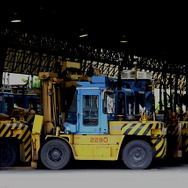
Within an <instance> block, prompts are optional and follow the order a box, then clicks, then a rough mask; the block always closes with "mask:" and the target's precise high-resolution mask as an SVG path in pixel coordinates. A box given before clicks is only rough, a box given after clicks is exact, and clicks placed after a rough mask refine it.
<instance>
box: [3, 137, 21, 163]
mask: <svg viewBox="0 0 188 188" xmlns="http://www.w3.org/2000/svg"><path fill="white" fill-rule="evenodd" d="M18 153H19V152H18V148H17V147H16V146H15V144H13V143H11V142H3V141H2V142H1V143H0V166H4V167H5V166H8V167H10V166H14V165H15V164H16V163H17V161H18V157H19V156H18Z"/></svg>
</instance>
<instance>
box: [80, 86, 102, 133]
mask: <svg viewBox="0 0 188 188" xmlns="http://www.w3.org/2000/svg"><path fill="white" fill-rule="evenodd" d="M78 97H79V100H78V123H79V128H78V129H79V130H78V132H79V133H82V134H99V133H100V131H101V126H100V106H101V101H100V97H101V96H100V90H99V89H80V91H79V95H78Z"/></svg>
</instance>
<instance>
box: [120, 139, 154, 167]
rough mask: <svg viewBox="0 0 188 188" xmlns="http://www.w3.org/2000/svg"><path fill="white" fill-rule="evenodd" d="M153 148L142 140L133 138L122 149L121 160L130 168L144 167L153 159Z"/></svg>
mask: <svg viewBox="0 0 188 188" xmlns="http://www.w3.org/2000/svg"><path fill="white" fill-rule="evenodd" d="M153 152H154V151H153V149H152V147H151V145H150V144H149V143H147V142H146V141H144V140H133V141H130V142H129V143H128V144H126V145H125V147H124V149H123V156H122V157H123V162H124V163H125V165H126V166H127V167H128V168H130V169H146V168H148V167H149V166H150V164H151V163H152V161H153Z"/></svg>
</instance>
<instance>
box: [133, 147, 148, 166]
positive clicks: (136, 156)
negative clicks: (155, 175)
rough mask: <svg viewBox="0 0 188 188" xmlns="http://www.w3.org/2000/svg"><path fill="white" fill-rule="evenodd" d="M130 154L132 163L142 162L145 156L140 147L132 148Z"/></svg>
mask: <svg viewBox="0 0 188 188" xmlns="http://www.w3.org/2000/svg"><path fill="white" fill-rule="evenodd" d="M130 156H131V157H132V160H133V161H134V163H142V162H143V160H144V157H145V152H144V150H143V149H142V148H134V149H133V150H132V151H131V152H130Z"/></svg>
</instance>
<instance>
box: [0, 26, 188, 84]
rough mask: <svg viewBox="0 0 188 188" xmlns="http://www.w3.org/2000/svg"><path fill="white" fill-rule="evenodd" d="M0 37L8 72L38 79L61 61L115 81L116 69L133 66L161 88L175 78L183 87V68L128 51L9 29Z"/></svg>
mask: <svg viewBox="0 0 188 188" xmlns="http://www.w3.org/2000/svg"><path fill="white" fill-rule="evenodd" d="M0 35H1V37H6V40H7V43H8V48H7V53H6V58H5V64H4V67H6V68H7V71H8V72H13V73H23V74H31V75H38V73H39V72H42V71H52V72H53V71H56V69H57V67H58V64H60V62H61V61H64V60H71V61H78V62H80V63H81V67H82V71H83V73H86V71H87V69H88V68H89V67H90V65H93V66H94V67H96V68H98V69H100V71H101V73H103V74H107V75H108V76H111V77H117V74H118V70H119V66H122V70H123V69H130V68H133V67H134V66H135V65H134V62H136V63H137V67H138V69H140V70H146V71H150V72H152V75H153V78H154V79H161V81H162V82H163V83H164V84H167V85H170V82H168V81H167V80H166V79H164V75H167V77H169V76H168V75H177V76H178V80H179V87H181V88H183V87H184V86H185V85H186V84H185V80H186V79H185V70H186V65H184V64H178V63H177V64H174V63H173V64H172V63H170V62H168V61H167V60H165V59H154V58H151V57H140V56H139V57H136V56H135V55H136V54H130V52H129V51H128V48H122V49H121V50H113V49H106V48H102V47H99V46H94V45H92V44H90V43H89V42H86V41H85V40H84V41H83V40H77V41H70V40H69V41H64V40H61V39H57V38H53V37H52V36H45V35H37V34H31V33H26V32H21V31H17V30H14V31H12V30H10V29H5V30H4V31H1V32H0ZM120 58H121V59H122V60H121V65H120V63H119V60H120ZM167 87H168V86H167Z"/></svg>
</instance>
